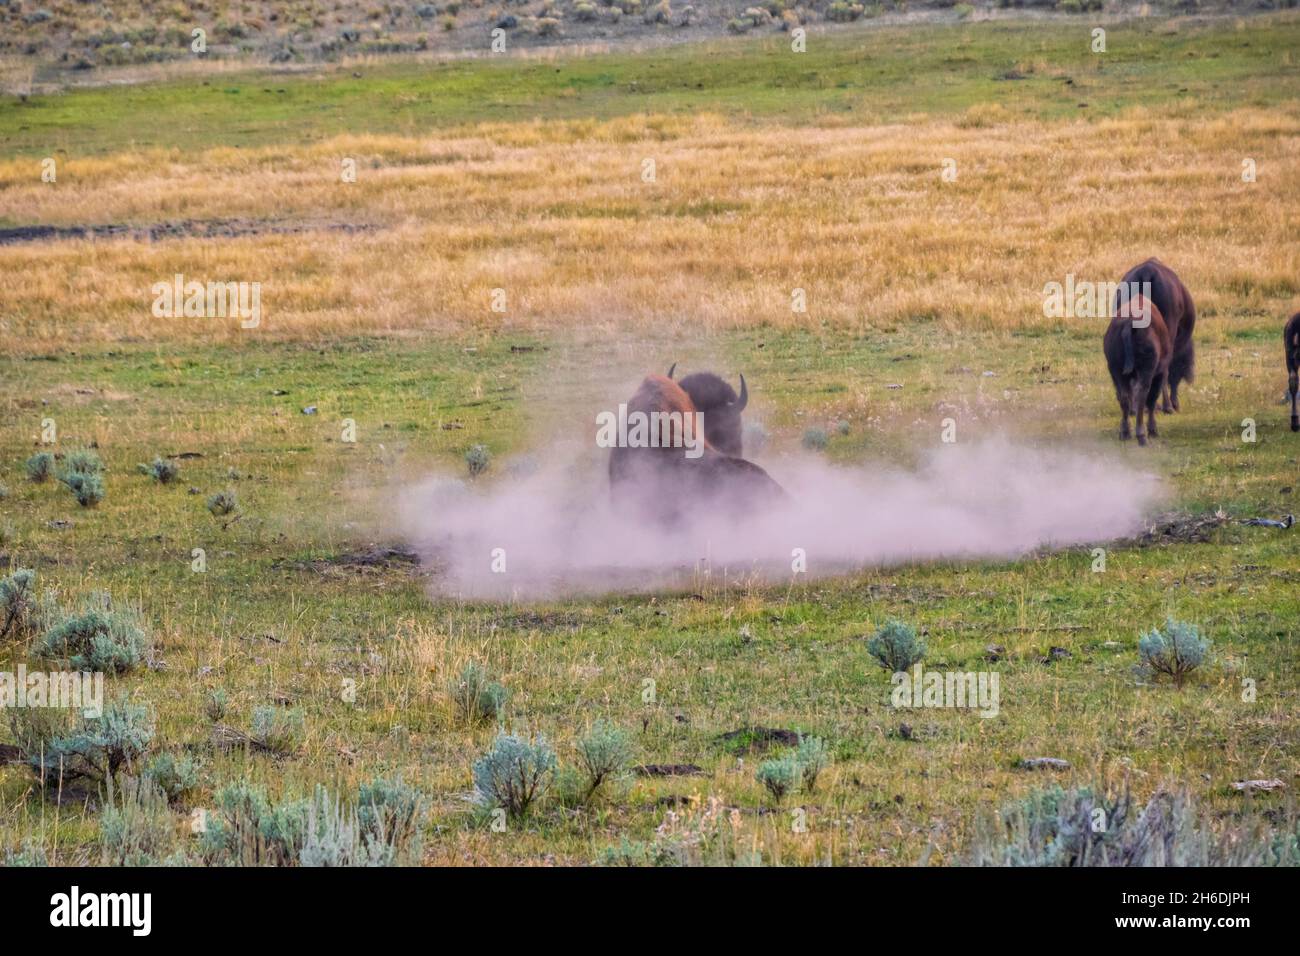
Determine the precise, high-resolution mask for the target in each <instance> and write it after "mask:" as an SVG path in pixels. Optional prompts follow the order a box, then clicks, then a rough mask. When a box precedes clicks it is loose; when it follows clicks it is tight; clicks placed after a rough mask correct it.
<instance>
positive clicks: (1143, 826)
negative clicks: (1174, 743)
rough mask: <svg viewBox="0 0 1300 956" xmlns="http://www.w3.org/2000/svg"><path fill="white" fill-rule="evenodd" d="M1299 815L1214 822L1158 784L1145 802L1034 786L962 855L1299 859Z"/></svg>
mask: <svg viewBox="0 0 1300 956" xmlns="http://www.w3.org/2000/svg"><path fill="white" fill-rule="evenodd" d="M1296 836H1297V834H1296V818H1295V817H1294V815H1291V816H1290V818H1289V820H1288V822H1287V824H1286V826H1285V827H1275V826H1274V825H1273V824H1272V823H1270V821H1269V820H1268V818H1267V817H1265V816H1264V815H1263V814H1255V815H1253V818H1247V819H1243V820H1238V821H1229V822H1225V823H1221V824H1216V822H1215V821H1214V820H1213V818H1212V817H1211V816H1210V815H1209V814H1206V813H1203V812H1202V811H1200V810H1199V809H1198V807H1197V806H1196V804H1195V802H1194V801H1193V799H1192V797H1191V796H1190V794H1188V793H1186V792H1183V791H1178V792H1169V791H1163V790H1162V791H1157V792H1156V793H1155V794H1154V795H1153V796H1152V797H1151V798H1150V799H1149V800H1148V801H1147V802H1146V804H1145V805H1141V804H1138V803H1136V802H1134V801H1133V800H1132V798H1131V795H1130V794H1129V793H1127V792H1125V793H1124V794H1122V795H1121V796H1119V797H1117V798H1111V797H1107V796H1105V795H1104V794H1101V793H1098V792H1097V791H1095V790H1093V789H1092V788H1090V787H1080V788H1078V789H1071V790H1063V789H1062V788H1061V787H1059V786H1055V787H1051V788H1048V789H1045V790H1036V791H1033V792H1031V793H1030V794H1028V795H1027V796H1026V797H1024V798H1023V799H1020V800H1017V801H1014V802H1012V803H1010V804H1008V805H1007V806H1005V807H1004V808H1003V809H1002V811H1001V812H1000V813H999V814H998V816H997V818H996V820H994V821H993V823H992V825H991V826H989V825H988V824H987V823H986V824H983V825H982V826H981V827H980V828H979V829H978V830H977V834H976V837H975V838H974V840H973V844H972V846H971V848H970V849H969V850H968V852H967V858H966V860H965V861H964V862H965V863H967V864H968V865H976V866H1071V867H1094V866H1122V867H1149V866H1180V867H1182V866H1296V865H1300V848H1298V846H1300V845H1298V843H1297V839H1296Z"/></svg>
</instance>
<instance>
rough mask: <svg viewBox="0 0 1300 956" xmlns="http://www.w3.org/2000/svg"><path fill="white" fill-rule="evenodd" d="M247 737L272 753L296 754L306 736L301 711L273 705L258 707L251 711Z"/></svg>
mask: <svg viewBox="0 0 1300 956" xmlns="http://www.w3.org/2000/svg"><path fill="white" fill-rule="evenodd" d="M249 736H251V737H252V738H253V739H254V740H255V741H257V742H258V743H259V744H261V745H262V746H263V747H264V748H266V749H267V750H269V751H271V752H272V753H277V754H282V755H285V756H287V755H289V754H293V753H296V752H297V751H298V748H299V747H301V746H302V743H303V739H304V738H305V736H306V727H305V724H304V721H303V716H302V711H300V710H297V709H292V708H285V707H276V706H274V705H267V706H265V707H258V708H257V709H256V710H254V711H253V725H252V728H251V730H250V731H249Z"/></svg>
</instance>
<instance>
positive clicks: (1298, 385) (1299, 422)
mask: <svg viewBox="0 0 1300 956" xmlns="http://www.w3.org/2000/svg"><path fill="white" fill-rule="evenodd" d="M1286 385H1287V390H1288V391H1289V392H1290V393H1291V430H1292V431H1293V432H1300V413H1298V412H1297V411H1296V392H1298V391H1300V374H1298V373H1297V372H1296V371H1293V372H1292V373H1291V374H1290V375H1289V376H1287V380H1286Z"/></svg>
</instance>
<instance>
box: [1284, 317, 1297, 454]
mask: <svg viewBox="0 0 1300 956" xmlns="http://www.w3.org/2000/svg"><path fill="white" fill-rule="evenodd" d="M1282 341H1283V343H1284V344H1285V346H1286V389H1287V391H1288V392H1289V393H1290V395H1291V430H1292V431H1293V432H1300V413H1297V411H1296V392H1297V391H1300V382H1298V381H1297V372H1298V371H1300V312H1297V313H1296V314H1295V315H1293V316H1291V318H1290V319H1288V320H1287V323H1286V328H1285V329H1284V330H1283V331H1282Z"/></svg>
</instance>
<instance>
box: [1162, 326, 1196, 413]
mask: <svg viewBox="0 0 1300 956" xmlns="http://www.w3.org/2000/svg"><path fill="white" fill-rule="evenodd" d="M1192 361H1193V359H1192V346H1191V343H1190V342H1189V343H1188V344H1187V347H1186V348H1184V349H1180V350H1175V352H1174V357H1173V360H1172V361H1171V362H1170V363H1169V375H1168V379H1169V399H1168V401H1167V402H1166V404H1171V405H1173V409H1174V411H1176V412H1177V411H1181V408H1182V406H1180V405H1179V404H1178V386H1179V385H1181V384H1182V382H1183V379H1190V378H1191V373H1192ZM1166 411H1168V409H1166Z"/></svg>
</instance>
